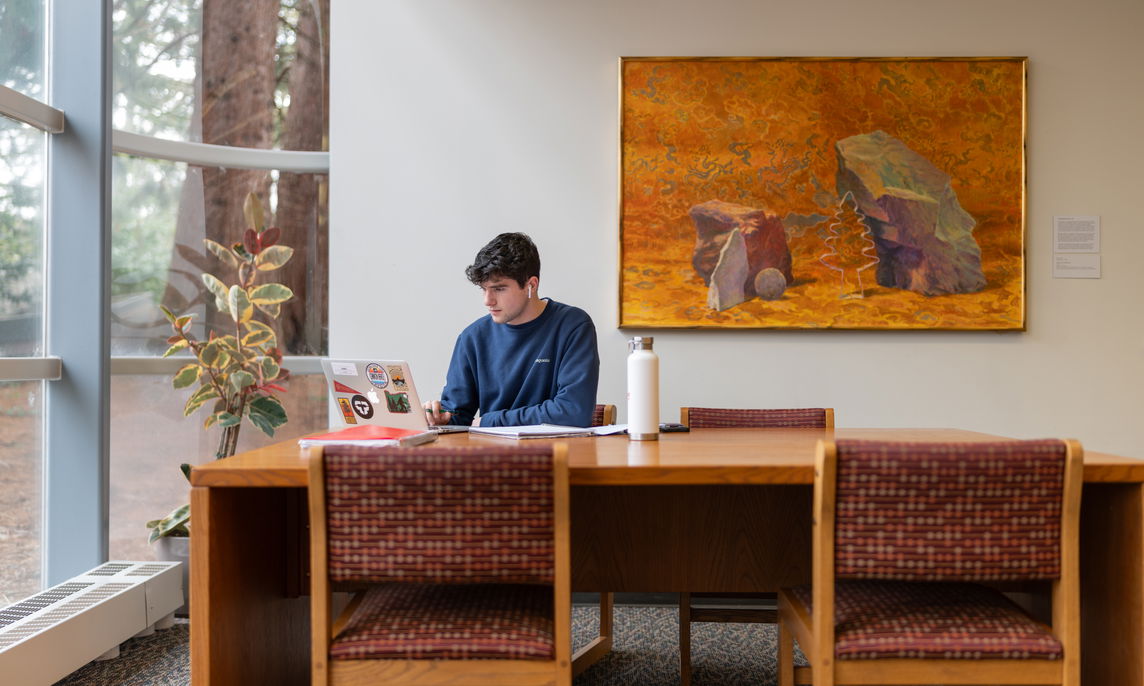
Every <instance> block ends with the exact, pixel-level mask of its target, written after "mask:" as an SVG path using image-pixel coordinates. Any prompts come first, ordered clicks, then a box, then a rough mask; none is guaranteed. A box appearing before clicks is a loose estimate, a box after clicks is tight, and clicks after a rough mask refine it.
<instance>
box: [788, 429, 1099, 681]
mask: <svg viewBox="0 0 1144 686" xmlns="http://www.w3.org/2000/svg"><path fill="white" fill-rule="evenodd" d="M1065 443H1066V445H1067V449H1066V458H1065V474H1064V492H1063V496H1062V507H1061V528H1060V532H1061V542H1060V551H1061V573H1060V577H1059V578H1058V579H1055V580H1053V582H1052V597H1051V599H1052V632H1053V636H1054V637H1055V638H1056V639H1057V640H1058V641H1060V642H1061V645H1062V646H1063V647H1064V655H1063V657H1062V659H1060V660H1014V659H1008V660H1006V659H985V660H946V659H930V658H917V659H879V660H835V659H834V514H835V502H836V487H837V473H838V452H837V448H836V446H835V444H834V441H819V443H818V448H817V451H818V452H817V456H816V459H815V480H814V524H813V531H814V534H813V536H814V544H813V545H814V549H813V550H814V560H813V563H812V568H811V569H812V571H811V575H812V585H813V588H812V598H813V600H812V603H811V605H812V610H811V612H810V613H808V612H807V611H806V609H805V608H804V607H803V606H802V605H801V603H798V602H796V601H794V600H793V597H792V596H791V595H790V594H789V593H788V592H787V591H786V590H782V591H780V592H779V608H778V613H779V686H793V685H794V684H795V683H799V684H813V685H814V686H834V685H835V684H839V685H841V684H1026V685H1037V686H1043V685H1045V684H1061V685H1062V686H1080V552H1079V535H1078V534H1079V527H1080V495H1081V487H1082V479H1083V470H1084V459H1083V456H1084V451H1083V449H1082V448H1081V446H1080V443H1078V442H1077V441H1075V440H1071V439H1069V440H1066V441H1065ZM794 639H797V640H798V644H799V646H800V647H801V648H802V651H803V653H804V654H805V655H806V657H807V660H808V661H809V662H810V666H809V667H801V668H797V669H796V668H795V667H794Z"/></svg>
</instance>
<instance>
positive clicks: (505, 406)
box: [441, 299, 600, 426]
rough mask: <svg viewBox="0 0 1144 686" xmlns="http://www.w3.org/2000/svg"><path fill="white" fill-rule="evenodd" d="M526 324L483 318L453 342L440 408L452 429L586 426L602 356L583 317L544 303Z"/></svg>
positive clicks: (588, 321)
mask: <svg viewBox="0 0 1144 686" xmlns="http://www.w3.org/2000/svg"><path fill="white" fill-rule="evenodd" d="M547 300H548V305H547V306H546V307H545V308H544V311H543V312H541V313H540V316H539V317H537V318H536V319H533V320H532V321H530V322H526V323H524V324H518V325H514V324H497V323H496V322H494V321H493V319H492V317H491V316H488V315H486V316H484V317H481V318H480V319H478V320H477V321H475V322H473V323H472V324H470V325H469V326H468V327H466V328H465V330H464V331H462V332H461V335H460V336H458V337H457V343H456V345H455V346H454V347H453V358H452V360H450V362H449V373H448V375H447V376H446V377H445V390H444V392H442V393H441V406H442V407H443V408H444V409H445V410H448V411H451V412H452V413H453V418H452V419H451V420H450V421H451V422H452V423H453V424H463V425H469V424H472V423H473V417H474V416H475V415H476V413H477V410H480V412H481V426H518V425H523V424H545V423H547V424H563V425H565V426H588V425H589V424H591V423H592V411H593V410H594V409H595V406H596V385H597V384H598V382H599V379H600V355H599V352H598V351H597V350H596V327H595V325H593V324H592V318H591V317H589V316H588V314H587V313H586V312H584V311H583V310H581V309H579V308H577V307H572V306H570V305H564V304H563V303H558V302H556V301H555V300H551V299H547Z"/></svg>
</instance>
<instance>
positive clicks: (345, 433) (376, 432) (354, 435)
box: [298, 424, 437, 448]
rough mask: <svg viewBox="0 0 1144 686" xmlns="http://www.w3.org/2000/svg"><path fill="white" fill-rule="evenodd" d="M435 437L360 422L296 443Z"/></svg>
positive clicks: (417, 441) (407, 441) (408, 441)
mask: <svg viewBox="0 0 1144 686" xmlns="http://www.w3.org/2000/svg"><path fill="white" fill-rule="evenodd" d="M436 439H437V434H436V433H435V432H433V431H418V430H417V429H397V428H394V427H392V426H375V425H373V424H361V425H358V426H351V427H348V428H345V429H340V430H338V431H331V432H330V433H328V434H319V435H317V436H307V437H306V438H303V439H301V440H299V441H298V445H300V446H302V447H303V448H308V447H310V446H314V445H368V446H378V445H399V446H406V447H407V446H412V445H421V444H422V443H428V442H430V441H434V440H436Z"/></svg>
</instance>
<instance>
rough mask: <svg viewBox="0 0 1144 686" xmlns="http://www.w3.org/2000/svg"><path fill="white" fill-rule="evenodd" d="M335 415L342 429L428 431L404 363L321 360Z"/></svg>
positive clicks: (397, 361) (399, 361)
mask: <svg viewBox="0 0 1144 686" xmlns="http://www.w3.org/2000/svg"><path fill="white" fill-rule="evenodd" d="M322 371H323V372H325V374H326V384H327V387H328V388H329V389H330V399H331V401H332V402H333V404H334V405H335V407H336V415H337V417H339V418H341V420H342V424H343V425H344V426H355V425H359V424H375V425H378V426H392V427H396V428H399V429H419V430H422V431H424V430H426V429H429V423H428V421H426V419H425V411H424V410H423V409H422V408H421V399H420V398H418V397H417V389H416V387H414V385H413V377H412V376H411V375H410V374H409V364H408V363H406V362H405V361H404V360H331V359H323V360H322Z"/></svg>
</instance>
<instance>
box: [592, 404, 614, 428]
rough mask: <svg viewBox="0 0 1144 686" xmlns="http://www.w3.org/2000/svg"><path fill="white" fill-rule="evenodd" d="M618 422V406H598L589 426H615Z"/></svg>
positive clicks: (593, 412)
mask: <svg viewBox="0 0 1144 686" xmlns="http://www.w3.org/2000/svg"><path fill="white" fill-rule="evenodd" d="M615 421H616V406H615V405H602V404H598V405H596V409H594V410H593V411H592V423H591V424H589V426H604V425H607V424H614V423H615Z"/></svg>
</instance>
